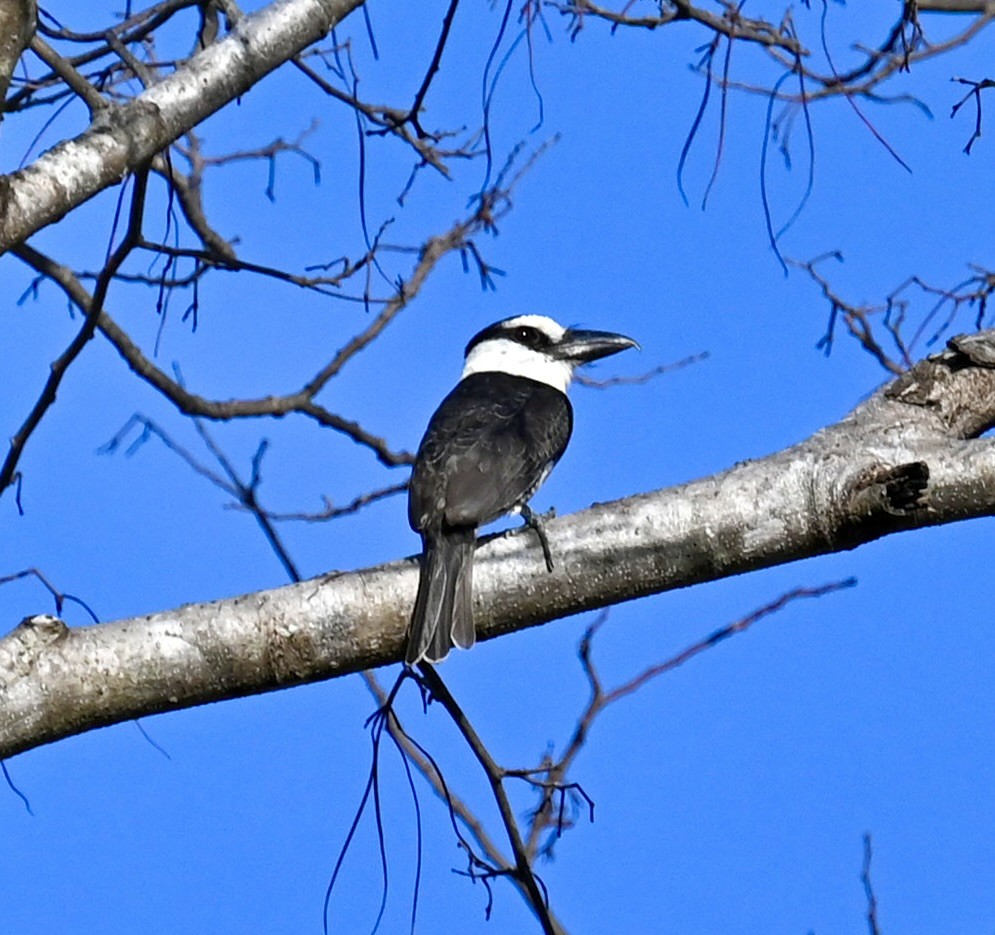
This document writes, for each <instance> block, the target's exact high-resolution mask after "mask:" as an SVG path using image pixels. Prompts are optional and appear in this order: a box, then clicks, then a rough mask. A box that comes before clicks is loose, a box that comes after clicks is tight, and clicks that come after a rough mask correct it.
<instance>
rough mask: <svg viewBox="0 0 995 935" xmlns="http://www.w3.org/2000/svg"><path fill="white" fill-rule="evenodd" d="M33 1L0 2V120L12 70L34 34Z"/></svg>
mask: <svg viewBox="0 0 995 935" xmlns="http://www.w3.org/2000/svg"><path fill="white" fill-rule="evenodd" d="M37 15H38V11H37V7H36V5H35V0H0V120H3V102H4V100H6V98H7V88H9V87H10V79H11V76H12V75H13V74H14V68H15V66H16V65H17V63H18V61H19V60H20V58H21V55H23V54H24V50H25V49H26V48H27V47H28V43H29V42H30V41H31V37H32V36H33V35H34V32H35V18H36V16H37Z"/></svg>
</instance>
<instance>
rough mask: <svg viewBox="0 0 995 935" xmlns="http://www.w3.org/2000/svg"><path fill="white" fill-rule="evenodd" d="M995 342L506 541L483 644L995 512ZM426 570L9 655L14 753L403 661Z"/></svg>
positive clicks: (487, 598) (368, 575) (5, 671)
mask: <svg viewBox="0 0 995 935" xmlns="http://www.w3.org/2000/svg"><path fill="white" fill-rule="evenodd" d="M993 425H995V331H989V332H983V333H981V334H979V335H972V336H967V337H961V338H956V339H954V340H953V341H952V342H951V346H950V348H949V349H948V350H947V351H945V352H944V353H943V354H941V355H939V356H937V357H935V358H931V359H929V360H927V361H924V362H922V363H920V364H919V365H917V366H916V367H915V368H914V369H913V370H912V371H910V372H909V373H907V374H905V375H903V376H902V377H900V378H899V379H898V380H896V381H895V382H894V383H892V384H891V385H889V386H888V387H886V388H885V389H883V390H881V391H879V392H878V393H876V394H875V395H874V396H873V397H871V398H870V399H869V400H867V401H866V402H865V403H863V404H861V405H860V406H859V407H858V408H857V409H855V410H854V411H853V412H852V413H851V414H850V415H849V416H847V417H846V418H845V419H843V420H842V421H841V422H839V423H837V424H836V425H833V426H830V427H829V428H826V429H823V430H822V431H820V432H818V433H816V434H815V435H813V436H812V437H811V438H809V439H807V440H806V441H804V442H802V443H801V444H799V445H795V446H794V447H792V448H789V449H786V450H785V451H781V452H779V453H777V454H774V455H771V456H770V457H768V458H764V459H762V460H758V461H751V462H745V463H742V464H738V465H736V466H735V467H734V468H732V469H731V470H728V471H726V472H724V473H722V474H718V475H716V476H714V477H709V478H705V479H703V480H698V481H694V482H692V483H690V484H685V485H683V486H681V487H674V488H670V489H666V490H658V491H654V492H652V493H646V494H641V495H639V496H634V497H628V498H626V499H624V500H619V501H616V502H613V503H604V504H598V505H595V506H593V507H591V508H590V509H588V510H584V511H583V512H581V513H576V514H574V515H572V516H565V517H562V518H560V519H557V520H553V521H551V522H549V523H548V524H547V532H548V534H549V538H550V543H551V545H552V548H553V553H554V556H555V559H556V568H555V570H554V571H553V572H552V573H547V572H546V570H545V565H544V562H543V558H542V551H541V549H540V548H539V545H538V543H537V542H536V540H535V537H534V535H533V534H532V533H531V532H525V533H520V534H515V535H509V536H499V537H495V538H491V539H490V540H488V541H486V542H484V543H482V544H481V545H480V547H479V549H478V552H477V558H476V571H475V579H474V591H475V596H474V599H475V607H476V616H477V629H478V633H479V634H480V637H481V638H482V639H490V638H492V637H494V636H498V635H499V634H502V633H506V632H508V631H509V630H516V629H521V628H524V627H528V626H534V625H536V624H538V623H541V622H544V621H547V620H552V619H555V618H557V617H563V616H566V615H567V614H572V613H576V612H577V611H581V610H588V609H591V608H594V607H601V606H604V605H606V604H611V603H614V602H617V601H623V600H628V599H630V598H634V597H640V596H642V595H646V594H653V593H658V592H661V591H666V590H670V589H672V588H679V587H686V586H688V585H691V584H696V583H698V582H702V581H708V580H711V579H715V578H721V577H724V576H727V575H733V574H739V573H741V572H746V571H751V570H754V569H759V568H764V567H768V566H771V565H777V564H780V563H783V562H789V561H793V560H794V559H799V558H804V557H808V556H812V555H819V554H823V553H827V552H834V551H840V550H843V549H850V548H854V547H855V546H857V545H860V544H862V543H864V542H868V541H870V540H872V539H875V538H878V537H879V536H883V535H886V534H888V533H892V532H898V531H900V530H907V529H913V528H916V527H921V526H930V525H938V524H941V523H950V522H954V521H957V520H961V519H966V518H969V517H976V516H985V515H989V514H991V513H993V512H995V442H993V441H991V440H989V439H982V438H978V437H977V436H979V435H980V434H981V433H982V432H984V431H985V430H987V429H988V428H990V427H992V426H993ZM416 578H417V567H416V563H415V562H414V561H412V560H404V561H399V562H393V563H391V564H388V565H382V566H379V567H377V568H369V569H364V570H362V571H355V572H347V573H334V574H329V575H326V576H323V577H321V578H317V579H314V580H312V581H307V582H304V583H302V584H299V585H295V586H292V587H286V588H278V589H276V590H273V591H262V592H259V593H255V594H249V595H245V596H243V597H238V598H234V599H231V600H224V601H217V602H215V603H210V604H199V605H191V606H187V607H181V608H179V609H177V610H173V611H168V612H166V613H160V614H155V615H152V616H148V617H142V618H136V619H133V620H122V621H118V622H116V623H109V624H102V625H100V626H94V627H86V628H81V629H75V630H68V629H66V628H65V627H64V626H63V625H62V624H61V623H59V622H58V621H53V620H52V618H36V619H35V622H25V623H22V624H21V625H20V626H19V627H18V628H16V629H15V630H14V631H13V632H12V633H11V634H9V635H8V636H7V637H5V638H4V639H2V640H0V757H7V756H11V755H13V754H15V753H18V752H20V751H23V750H27V749H29V748H31V747H34V746H37V745H39V744H43V743H47V742H50V741H53V740H56V739H58V738H60V737H65V736H67V735H70V734H74V733H79V732H81V731H84V730H88V729H90V728H93V727H98V726H100V725H103V724H110V723H114V722H117V721H121V720H124V719H127V718H133V717H137V716H139V715H144V714H149V713H152V712H157V711H167V710H172V709H176V708H182V707H187V706H191V705H195V704H201V703H203V702H206V701H214V700H219V699H223V698H231V697H236V696H240V695H246V694H252V693H255V692H262V691H268V690H271V689H274V688H278V687H281V686H285V685H292V684H296V683H301V682H306V681H313V680H317V679H325V678H332V677H334V676H338V675H344V674H346V673H350V672H356V671H358V670H361V669H366V668H371V667H374V666H380V665H384V664H386V663H390V662H397V661H398V660H399V659H400V658H401V654H402V646H403V641H404V631H405V627H406V624H407V620H408V615H409V613H410V611H411V604H412V601H413V598H414V594H415V584H416Z"/></svg>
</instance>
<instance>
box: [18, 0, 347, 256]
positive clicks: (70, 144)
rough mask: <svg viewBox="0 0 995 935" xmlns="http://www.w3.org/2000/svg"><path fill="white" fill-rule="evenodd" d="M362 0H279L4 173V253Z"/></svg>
mask: <svg viewBox="0 0 995 935" xmlns="http://www.w3.org/2000/svg"><path fill="white" fill-rule="evenodd" d="M360 3H361V0H276V2H275V3H271V4H270V5H269V6H267V7H265V8H264V9H262V10H260V11H259V12H258V13H254V14H253V15H252V16H246V17H244V18H243V19H241V20H240V21H239V22H238V24H237V25H236V26H235V28H234V29H233V30H232V32H231V34H230V35H229V36H227V37H226V38H225V39H223V40H222V41H221V42H218V43H215V44H214V45H210V46H208V47H207V48H206V49H204V50H203V51H201V52H199V53H198V54H197V55H195V56H193V57H192V58H191V59H189V60H188V61H187V62H186V63H185V64H183V65H182V66H181V67H180V68H178V69H177V70H176V71H175V72H173V74H171V75H169V76H168V77H166V78H164V79H163V80H162V81H160V82H159V83H158V84H156V85H153V86H152V87H151V88H149V89H148V90H147V91H144V92H143V93H142V94H140V95H138V97H136V98H135V99H134V100H133V101H130V102H129V103H128V104H124V105H121V106H112V107H107V108H104V109H103V110H101V111H100V113H99V114H98V115H97V116H96V118H95V119H94V121H93V123H91V124H90V127H89V128H88V129H87V130H86V131H85V132H84V133H82V134H80V135H79V136H78V137H76V138H75V139H72V140H67V141H65V142H62V143H59V144H58V145H57V146H55V147H53V148H52V149H50V150H49V151H48V152H46V153H44V154H43V155H42V156H40V157H39V158H38V159H37V160H36V161H35V162H34V163H33V164H32V165H30V166H28V167H27V168H25V169H22V170H21V171H19V172H15V173H14V174H12V175H9V176H0V254H3V253H4V252H6V251H7V250H9V249H10V248H11V247H13V246H15V245H17V244H19V243H21V242H22V241H24V240H26V239H27V238H28V237H29V236H30V235H31V234H33V233H34V232H35V231H37V230H40V229H41V228H42V227H45V226H46V225H48V224H52V223H54V222H55V221H58V220H59V218H61V217H63V216H64V215H65V214H67V213H68V212H69V211H71V210H72V209H73V208H75V207H77V206H78V205H80V204H82V203H83V202H84V201H86V200H87V199H89V198H92V197H93V196H94V195H96V194H97V193H98V192H100V191H102V190H103V189H105V188H107V187H108V186H110V185H114V184H116V183H117V182H120V181H121V179H122V178H124V176H125V175H127V174H128V172H129V171H131V170H133V169H135V168H136V167H137V166H140V165H142V164H144V163H145V162H147V161H148V160H149V159H151V158H152V156H154V155H155V154H156V153H157V152H159V151H160V150H162V149H164V148H165V147H167V146H168V145H169V144H170V143H172V142H173V140H175V139H177V138H178V137H179V136H181V135H182V134H184V133H186V132H187V131H188V130H190V129H192V128H193V127H195V126H196V125H197V124H199V123H200V122H201V121H203V120H204V119H206V118H207V117H209V116H210V115H211V114H213V113H214V112H215V111H216V110H219V109H220V108H221V107H223V106H224V105H225V104H227V103H229V102H230V101H233V100H234V99H235V98H236V97H238V96H239V95H241V94H244V93H245V92H246V91H248V90H249V88H251V87H252V86H253V85H254V84H255V83H256V82H257V81H259V79H260V78H262V77H264V76H265V75H267V74H269V72H271V71H273V69H275V68H277V67H278V66H279V65H281V64H283V63H284V62H285V61H287V60H288V59H290V58H292V57H293V56H294V55H296V54H297V53H298V52H300V51H301V50H302V49H305V48H306V47H307V46H309V45H311V43H313V42H317V41H318V40H319V39H321V38H322V37H323V36H324V35H325V34H326V33H327V32H328V31H329V30H330V29H331V28H332V26H334V25H335V24H336V23H338V22H339V21H340V20H342V19H343V18H344V17H345V16H346V15H347V14H348V13H350V12H351V11H352V10H353V9H355V8H356V7H357V6H359V5H360Z"/></svg>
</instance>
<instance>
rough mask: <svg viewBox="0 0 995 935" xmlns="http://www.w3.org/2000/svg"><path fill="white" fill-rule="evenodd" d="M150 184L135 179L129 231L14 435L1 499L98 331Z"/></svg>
mask: <svg viewBox="0 0 995 935" xmlns="http://www.w3.org/2000/svg"><path fill="white" fill-rule="evenodd" d="M147 184H148V169H147V168H145V169H141V170H140V171H139V172H137V173H136V174H135V176H134V188H133V190H132V195H131V210H130V214H129V219H128V229H127V231H126V232H125V235H124V237H123V238H122V240H121V243H120V244H118V246H117V248H116V249H115V250H114V252H113V253H111V255H110V256H109V258H108V260H107V263H106V264H105V266H104V268H103V270H102V271H101V273H100V277H99V278H98V280H97V285H96V288H95V289H94V291H93V298H92V299H91V300H90V302H89V303H88V307H87V309H86V316H85V318H84V320H83V324H82V326H81V327H80V329H79V331H78V332H77V334H76V337H75V338H73V340H72V341H71V342H70V343H69V345H68V347H66V349H65V351H63V352H62V354H61V355H59V357H58V358H57V359H56V360H55V361H53V362H52V365H51V368H50V370H49V375H48V379H47V380H46V381H45V386H44V387H43V389H42V391H41V394H40V395H39V397H38V400H37V402H36V403H35V404H34V406H33V407H32V408H31V411H30V412H29V413H28V416H27V418H26V419H25V420H24V422H23V423H22V424H21V427H20V428H19V429H18V430H17V432H16V433H15V434H14V437H13V438H12V439H11V441H10V449H9V451H8V452H7V456H6V458H5V459H4V461H3V464H2V465H0V495H2V494H3V492H4V491H5V490H6V489H7V488H8V487H9V486H10V485H11V484H12V483H13V481H14V476H15V474H16V472H17V463H18V461H19V460H20V457H21V454H22V453H23V451H24V446H25V445H26V444H27V443H28V439H29V438H30V437H31V435H32V433H33V432H34V431H35V429H36V428H37V427H38V425H39V423H40V422H41V420H42V417H43V416H44V415H45V413H46V412H48V410H49V408H50V407H51V406H52V404H53V403H54V402H55V397H56V393H57V392H58V389H59V385H60V384H61V383H62V380H63V378H64V377H65V375H66V372H67V371H68V370H69V367H70V366H71V365H72V364H73V362H74V361H75V360H76V358H77V357H79V355H80V352H81V351H82V350H83V348H84V347H86V345H87V344H88V343H89V341H90V339H91V338H92V337H93V336H94V334H95V333H96V331H97V327H98V324H99V321H100V317H101V314H102V313H103V307H104V300H105V299H106V298H107V290H108V289H109V288H110V284H111V282H112V281H113V279H114V274H115V273H116V272H117V270H118V269H119V268H120V267H121V264H122V263H124V261H125V260H126V259H127V258H128V256H129V255H130V253H131V251H132V250H133V249H134V248H135V245H136V244H137V243H138V241H139V240H140V239H141V236H142V217H143V213H144V210H145V193H146V189H147Z"/></svg>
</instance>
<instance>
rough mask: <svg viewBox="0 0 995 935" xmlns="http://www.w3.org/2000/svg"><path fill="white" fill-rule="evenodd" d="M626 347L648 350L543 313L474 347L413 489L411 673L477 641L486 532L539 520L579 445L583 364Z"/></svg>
mask: <svg viewBox="0 0 995 935" xmlns="http://www.w3.org/2000/svg"><path fill="white" fill-rule="evenodd" d="M627 347H638V345H637V344H636V342H635V341H633V340H632V339H631V338H627V337H625V336H624V335H621V334H612V333H610V332H607V331H582V330H579V329H573V328H564V327H563V326H562V325H559V324H557V323H556V322H555V321H553V320H552V319H551V318H546V317H545V316H543V315H520V316H518V317H516V318H507V319H505V320H504V321H499V322H497V323H496V324H493V325H490V326H489V327H487V328H484V330H483V331H481V332H479V333H478V334H477V335H475V336H474V337H473V339H472V340H471V341H470V343H469V344H468V345H467V346H466V363H465V365H464V367H463V375H462V377H461V378H460V381H459V383H457V384H456V388H455V389H454V390H453V391H452V392H451V393H450V394H449V395H448V396H447V397H446V398H445V399H444V400H443V401H442V404H441V405H440V406H439V408H438V409H437V410H436V411H435V414H434V415H433V416H432V418H431V420H430V421H429V423H428V428H427V429H426V431H425V437H424V438H423V439H422V442H421V445H420V446H419V448H418V454H417V456H416V457H415V464H414V470H413V472H412V475H411V483H410V485H409V488H408V521H409V522H410V523H411V528H412V529H414V530H415V531H416V532H418V533H420V534H421V537H422V555H421V577H420V579H419V582H418V597H417V599H416V601H415V609H414V614H413V615H412V618H411V626H410V628H409V630H408V647H407V653H406V656H405V659H406V661H407V662H408V664H409V665H414V664H415V663H417V662H420V661H421V660H427V661H428V662H438V661H440V660H442V659H445V657H446V656H447V655H448V654H449V650H450V649H451V648H452V647H453V646H459V647H460V648H461V649H469V648H470V647H471V646H472V645H473V643H474V640H475V632H474V626H473V608H472V603H471V596H472V589H473V584H472V581H473V550H474V543H475V540H476V536H477V527H479V526H483V525H485V524H486V523H489V522H491V521H492V520H495V519H497V518H498V517H499V516H502V515H503V514H505V513H509V512H516V513H521V514H522V515H523V516H525V518H526V520H527V521H529V522H534V518H533V517H532V514H531V512H530V511H529V509H528V501H529V499H530V498H531V497H532V495H533V494H534V493H535V492H536V490H538V488H539V485H540V484H542V482H543V481H544V480H545V479H546V477H547V475H548V474H549V472H550V471H551V470H552V468H553V465H555V464H556V462H557V461H558V460H559V459H560V455H562V454H563V451H564V449H565V448H566V446H567V442H568V441H569V440H570V432H571V429H572V428H573V410H572V408H571V406H570V401H569V400H568V399H567V387H568V386H569V385H570V380H571V378H572V377H573V372H574V368H576V367H578V366H579V365H580V364H586V363H588V362H590V361H592V360H597V359H598V358H600V357H607V356H608V355H609V354H615V353H617V352H619V351H622V350H624V349H625V348H627ZM541 535H542V534H541V530H540V536H541ZM543 546H544V552H545V553H546V555H547V562H548V551H547V550H546V546H545V541H543Z"/></svg>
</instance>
